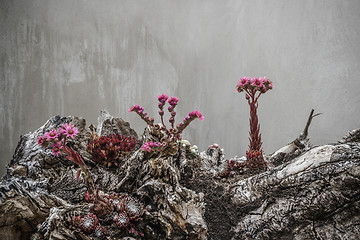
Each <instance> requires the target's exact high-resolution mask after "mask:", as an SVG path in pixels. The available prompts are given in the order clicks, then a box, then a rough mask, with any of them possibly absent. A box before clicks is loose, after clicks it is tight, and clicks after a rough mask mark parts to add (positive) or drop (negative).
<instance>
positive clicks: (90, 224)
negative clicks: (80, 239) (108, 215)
mask: <svg viewBox="0 0 360 240" xmlns="http://www.w3.org/2000/svg"><path fill="white" fill-rule="evenodd" d="M98 224H99V220H98V218H97V217H96V215H95V214H92V213H90V214H88V215H87V216H85V217H83V218H82V219H81V224H80V228H81V229H82V230H83V232H85V233H91V232H93V231H94V230H95V229H96V227H97V225H98Z"/></svg>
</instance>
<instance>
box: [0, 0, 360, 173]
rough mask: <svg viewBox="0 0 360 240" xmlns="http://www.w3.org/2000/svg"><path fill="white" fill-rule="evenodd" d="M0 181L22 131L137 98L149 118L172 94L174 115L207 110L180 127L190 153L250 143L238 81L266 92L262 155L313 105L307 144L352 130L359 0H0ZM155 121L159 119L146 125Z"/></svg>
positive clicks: (290, 135) (358, 99)
mask: <svg viewBox="0 0 360 240" xmlns="http://www.w3.org/2000/svg"><path fill="white" fill-rule="evenodd" d="M0 34H1V38H0V41H1V44H0V54H1V55H0V74H1V75H0V80H1V82H0V83H1V85H0V93H1V95H0V114H1V115H0V144H1V145H0V157H1V161H0V164H1V165H0V166H1V169H0V170H1V171H0V175H3V174H4V173H5V166H6V164H7V163H8V162H9V161H10V159H11V155H12V154H13V152H14V150H15V147H16V145H17V142H18V141H19V138H20V135H23V134H26V133H28V132H30V131H33V130H35V129H37V128H38V127H40V126H41V125H42V124H43V123H44V122H45V121H46V120H47V119H49V118H50V117H52V116H54V115H64V116H68V115H76V116H82V117H84V118H86V119H87V124H88V125H89V124H90V123H93V124H96V123H97V116H98V114H99V112H100V110H101V109H106V110H108V111H109V112H110V113H111V114H112V115H113V116H117V117H122V118H124V119H125V120H127V121H130V122H131V124H132V126H133V127H134V128H135V129H136V130H137V131H138V132H139V133H140V134H141V133H142V131H143V129H144V127H145V124H144V123H143V122H142V121H141V120H139V118H138V117H137V116H136V115H135V114H134V113H132V114H130V113H128V112H127V110H128V109H129V107H131V106H132V105H134V104H136V103H138V104H140V105H142V106H144V107H145V109H146V111H147V112H148V113H149V114H150V115H156V116H157V114H156V112H157V103H156V96H157V95H159V94H161V93H166V94H168V95H171V96H178V97H179V98H180V104H179V107H178V109H177V112H178V115H179V117H180V116H181V118H182V117H184V116H185V115H186V114H187V113H188V112H190V111H191V110H194V109H198V110H200V111H201V112H202V113H203V114H204V115H205V121H204V122H200V121H195V122H193V123H192V124H191V126H190V127H189V128H188V129H187V130H186V132H185V138H187V139H189V140H190V141H191V143H192V144H197V145H198V146H199V148H200V151H202V150H204V149H206V148H207V146H208V145H210V144H212V143H214V142H216V143H218V144H219V145H220V146H221V147H223V148H224V149H225V152H226V156H227V157H231V156H234V155H238V156H242V155H244V152H245V150H246V148H247V145H248V128H249V127H248V117H249V116H248V115H249V109H248V106H247V104H246V101H245V98H244V95H243V94H241V95H240V94H238V93H236V92H235V86H236V84H237V82H238V80H239V78H240V77H241V76H264V75H265V76H267V77H268V78H270V79H271V80H272V81H273V82H274V85H275V89H274V90H273V91H269V92H268V93H266V94H265V95H264V96H262V97H261V99H260V107H259V119H260V123H261V129H262V133H263V140H264V149H265V152H266V153H271V152H273V151H275V150H276V149H277V148H279V147H281V146H283V145H285V144H286V143H288V142H289V141H291V140H293V139H294V138H295V137H296V136H297V135H298V134H299V133H300V132H301V131H302V129H303V127H304V126H305V122H306V119H307V116H308V114H309V112H310V110H311V108H315V110H316V112H322V113H324V114H323V115H321V116H319V117H317V118H316V119H315V120H314V122H313V124H312V126H311V128H310V137H311V140H312V142H313V143H314V144H324V143H328V142H334V141H336V140H338V139H339V138H340V137H341V136H342V135H344V134H345V133H346V132H347V131H348V130H350V129H355V128H359V127H360V122H359V115H360V113H359V112H360V96H359V87H360V81H359V76H360V1H358V0H346V1H343V0H237V1H235V0H233V1H225V0H206V1H205V0H203V1H201V0H177V1H175V0H174V1H173V0H162V1H161V0H153V1H150V0H139V1H135V0H127V1H125V0H118V1H115V0H112V1H111V0H101V1H85V0H61V1H59V0H51V1H50V0H43V1H40V0H31V1H30V0H0ZM156 119H158V118H156Z"/></svg>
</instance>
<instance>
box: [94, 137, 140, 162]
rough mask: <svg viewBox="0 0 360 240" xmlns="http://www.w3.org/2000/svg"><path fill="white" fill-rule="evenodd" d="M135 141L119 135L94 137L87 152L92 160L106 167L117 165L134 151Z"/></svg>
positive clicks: (132, 138)
mask: <svg viewBox="0 0 360 240" xmlns="http://www.w3.org/2000/svg"><path fill="white" fill-rule="evenodd" d="M135 146H136V139H135V138H134V137H128V136H124V135H120V134H111V135H109V136H102V137H95V138H94V139H92V140H91V141H90V143H89V145H88V151H89V152H90V153H91V154H92V156H93V160H94V161H95V162H97V163H101V164H104V165H106V166H108V167H110V166H111V165H113V164H114V165H116V166H117V165H118V164H119V162H120V161H121V159H122V157H123V156H124V155H125V154H126V153H128V152H131V151H132V150H134V148H135Z"/></svg>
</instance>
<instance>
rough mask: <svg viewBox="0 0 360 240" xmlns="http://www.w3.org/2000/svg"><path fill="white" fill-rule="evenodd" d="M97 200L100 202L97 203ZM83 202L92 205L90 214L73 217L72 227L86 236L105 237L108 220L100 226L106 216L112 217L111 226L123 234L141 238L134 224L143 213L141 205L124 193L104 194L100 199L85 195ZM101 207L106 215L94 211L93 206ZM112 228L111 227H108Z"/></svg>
mask: <svg viewBox="0 0 360 240" xmlns="http://www.w3.org/2000/svg"><path fill="white" fill-rule="evenodd" d="M99 199H101V201H100V202H99ZM85 200H86V201H87V202H89V203H92V207H91V208H90V210H91V211H92V213H89V214H87V215H85V216H84V217H81V216H80V215H75V216H73V217H72V225H73V226H74V227H75V228H77V229H79V230H81V231H82V232H84V233H86V234H93V235H94V236H95V237H97V238H99V239H102V238H104V237H105V236H106V230H105V228H106V227H107V225H109V222H108V220H105V224H104V225H101V224H100V222H101V221H102V219H107V218H108V216H112V221H113V222H112V223H113V226H117V228H119V230H121V231H122V232H123V233H127V234H130V235H133V236H143V234H142V233H141V232H139V231H138V230H137V229H136V227H135V223H136V222H137V221H139V220H140V218H141V216H142V214H143V213H144V207H143V205H142V203H141V202H140V201H139V200H138V199H136V198H135V197H132V196H130V195H128V194H125V193H112V194H104V195H102V196H101V197H100V198H98V199H96V198H95V197H94V196H92V195H91V194H89V193H88V192H87V193H85ZM96 205H97V206H102V207H103V208H106V209H108V211H107V212H106V214H102V215H101V214H99V212H103V211H99V209H97V211H95V210H94V206H96ZM110 228H112V227H110Z"/></svg>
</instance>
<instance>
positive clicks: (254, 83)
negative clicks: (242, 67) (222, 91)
mask: <svg viewBox="0 0 360 240" xmlns="http://www.w3.org/2000/svg"><path fill="white" fill-rule="evenodd" d="M272 88H273V85H272V82H271V81H270V80H269V79H267V78H266V77H263V78H262V77H260V78H257V77H255V78H250V77H242V78H241V79H240V81H239V82H238V84H237V86H236V90H237V91H238V92H239V93H241V92H242V91H245V92H247V94H249V95H250V93H251V91H259V92H261V93H265V92H267V91H268V90H270V89H272Z"/></svg>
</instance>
